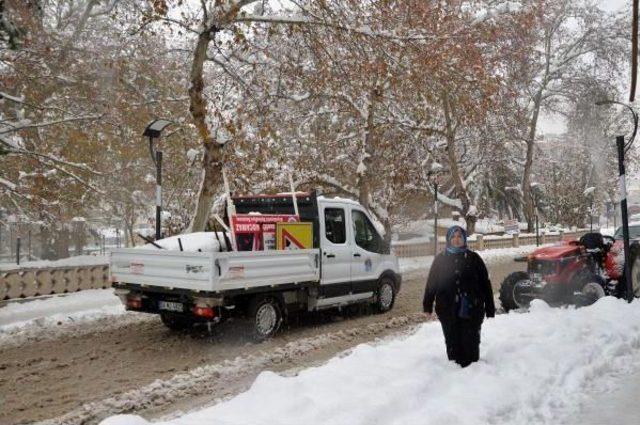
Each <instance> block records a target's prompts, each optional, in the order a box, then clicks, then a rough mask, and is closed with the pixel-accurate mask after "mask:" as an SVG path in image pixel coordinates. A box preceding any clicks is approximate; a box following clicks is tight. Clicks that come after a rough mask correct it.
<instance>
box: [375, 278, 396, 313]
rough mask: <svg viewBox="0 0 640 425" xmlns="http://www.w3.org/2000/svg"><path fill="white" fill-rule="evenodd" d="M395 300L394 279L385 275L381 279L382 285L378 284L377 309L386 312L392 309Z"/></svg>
mask: <svg viewBox="0 0 640 425" xmlns="http://www.w3.org/2000/svg"><path fill="white" fill-rule="evenodd" d="M395 300H396V288H395V286H394V285H393V280H391V278H389V277H383V278H382V279H380V286H378V293H377V294H376V304H375V305H376V309H377V310H378V312H379V313H385V312H387V311H389V310H391V308H392V307H393V303H394V302H395Z"/></svg>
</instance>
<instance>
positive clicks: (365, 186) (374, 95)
mask: <svg viewBox="0 0 640 425" xmlns="http://www.w3.org/2000/svg"><path fill="white" fill-rule="evenodd" d="M380 96H381V93H380V89H379V88H378V87H373V88H372V89H371V93H370V95H369V105H368V106H367V116H366V122H365V127H364V134H363V137H362V144H363V146H362V159H361V162H362V165H364V170H363V171H361V172H359V173H358V183H357V185H358V201H359V202H360V204H361V205H362V206H363V207H364V208H365V209H369V198H370V196H371V169H370V168H371V158H372V154H371V145H372V143H373V130H374V122H373V119H374V108H375V103H376V102H378V100H379V99H380Z"/></svg>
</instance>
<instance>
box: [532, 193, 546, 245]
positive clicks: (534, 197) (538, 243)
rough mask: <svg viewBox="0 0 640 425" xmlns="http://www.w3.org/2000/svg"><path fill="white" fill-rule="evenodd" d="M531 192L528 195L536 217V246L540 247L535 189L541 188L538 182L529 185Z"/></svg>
mask: <svg viewBox="0 0 640 425" xmlns="http://www.w3.org/2000/svg"><path fill="white" fill-rule="evenodd" d="M529 187H530V188H531V190H530V191H529V195H530V196H531V201H532V202H533V209H534V211H535V217H536V246H540V226H539V225H538V194H537V193H536V191H535V189H536V188H538V187H543V186H542V185H541V184H540V183H538V182H533V183H531V184H530V185H529Z"/></svg>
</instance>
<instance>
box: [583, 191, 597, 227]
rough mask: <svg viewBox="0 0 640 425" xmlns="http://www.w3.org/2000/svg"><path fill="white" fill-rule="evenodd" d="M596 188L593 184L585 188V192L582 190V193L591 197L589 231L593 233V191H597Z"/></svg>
mask: <svg viewBox="0 0 640 425" xmlns="http://www.w3.org/2000/svg"><path fill="white" fill-rule="evenodd" d="M595 190H596V188H595V187H593V186H591V187H588V188H586V189H585V190H584V192H582V194H583V195H584V196H585V197H587V196H588V197H589V200H590V201H591V202H590V205H589V231H590V232H592V233H593V193H594V192H595Z"/></svg>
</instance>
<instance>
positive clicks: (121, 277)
mask: <svg viewBox="0 0 640 425" xmlns="http://www.w3.org/2000/svg"><path fill="white" fill-rule="evenodd" d="M233 201H234V205H235V208H236V212H237V213H242V214H250V213H251V214H291V212H292V211H293V209H294V207H293V202H294V201H293V200H292V197H291V195H259V196H249V197H234V198H233ZM296 203H297V206H298V211H299V219H300V221H302V222H312V223H313V248H312V249H297V250H264V251H224V250H222V251H218V250H216V251H214V252H188V251H179V250H173V249H135V248H125V249H117V250H114V251H112V252H111V258H110V279H111V282H112V283H113V286H114V288H115V289H116V294H117V295H118V296H119V297H120V299H121V300H122V302H123V303H124V304H125V306H126V308H127V309H128V310H134V311H140V312H147V313H156V314H160V316H161V318H162V321H163V322H164V323H165V325H167V326H168V327H169V328H171V329H183V328H186V327H189V326H192V325H193V324H194V323H195V322H198V321H199V322H219V321H220V320H223V319H225V318H227V317H230V316H232V315H242V316H248V317H250V318H252V320H253V322H254V324H253V326H254V331H255V335H256V337H258V338H260V339H263V338H267V337H270V336H272V335H273V334H274V333H275V332H276V331H277V330H278V328H279V326H280V324H281V323H282V321H283V320H284V318H286V317H287V315H288V314H290V313H292V312H296V311H315V310H321V309H325V308H334V307H342V306H345V305H347V304H352V303H371V304H373V305H374V306H375V308H376V309H377V310H378V311H379V312H385V311H388V310H390V309H391V308H392V307H393V304H394V301H395V297H396V294H397V293H398V291H399V290H400V284H401V280H402V278H401V275H400V273H399V267H398V260H397V258H396V257H395V256H394V255H392V254H391V252H390V246H389V244H388V243H386V242H385V241H384V239H383V238H382V237H381V236H380V234H379V232H378V231H377V229H376V227H375V226H374V225H373V222H372V220H371V218H370V216H369V214H368V213H367V211H366V210H365V209H364V208H363V207H362V206H361V205H360V204H359V203H357V202H355V201H352V200H349V199H342V198H334V199H329V198H324V197H322V196H319V197H318V196H316V194H315V191H314V192H311V193H299V194H298V196H297V202H296ZM227 222H228V220H227ZM220 233H221V232H219V233H218V234H216V233H215V232H211V238H212V240H213V239H217V240H218V241H219V242H222V238H221V237H219V235H220ZM159 242H160V243H161V242H162V241H159ZM220 245H226V244H223V243H220Z"/></svg>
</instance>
